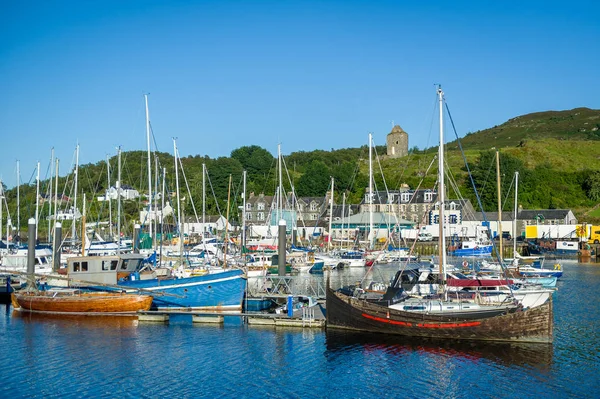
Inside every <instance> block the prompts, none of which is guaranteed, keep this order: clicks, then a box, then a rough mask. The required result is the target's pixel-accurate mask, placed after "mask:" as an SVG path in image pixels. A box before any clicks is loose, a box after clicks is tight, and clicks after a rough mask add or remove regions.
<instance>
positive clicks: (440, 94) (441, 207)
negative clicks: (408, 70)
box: [437, 86, 446, 281]
mask: <svg viewBox="0 0 600 399" xmlns="http://www.w3.org/2000/svg"><path fill="white" fill-rule="evenodd" d="M437 94H438V101H439V108H440V147H439V149H438V174H439V176H438V180H439V183H438V187H439V194H438V200H439V201H438V202H439V210H440V212H439V216H438V218H439V220H438V222H439V225H440V238H439V243H440V248H439V251H440V253H439V255H440V276H441V279H442V281H445V280H446V236H445V234H444V224H445V223H444V208H445V203H446V198H445V197H446V193H445V191H446V187H445V185H444V92H443V91H442V87H441V86H438V90H437Z"/></svg>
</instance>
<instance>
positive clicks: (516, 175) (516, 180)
mask: <svg viewBox="0 0 600 399" xmlns="http://www.w3.org/2000/svg"><path fill="white" fill-rule="evenodd" d="M518 195H519V172H517V171H515V216H514V217H513V235H512V239H513V259H517V208H518Z"/></svg>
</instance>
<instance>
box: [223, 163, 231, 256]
mask: <svg viewBox="0 0 600 399" xmlns="http://www.w3.org/2000/svg"><path fill="white" fill-rule="evenodd" d="M230 201H231V175H229V186H228V188H227V212H225V215H226V216H225V242H224V243H223V267H227V245H228V244H229V203H230Z"/></svg>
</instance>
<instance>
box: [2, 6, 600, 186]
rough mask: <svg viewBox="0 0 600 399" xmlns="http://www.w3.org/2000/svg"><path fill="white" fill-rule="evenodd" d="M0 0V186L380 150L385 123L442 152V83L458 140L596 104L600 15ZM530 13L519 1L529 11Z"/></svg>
mask: <svg viewBox="0 0 600 399" xmlns="http://www.w3.org/2000/svg"><path fill="white" fill-rule="evenodd" d="M484 3H488V2H480V1H477V2H461V1H454V2H417V1H415V2H405V1H262V2H256V1H177V0H170V1H151V0H147V1H137V0H129V1H72V2H71V1H51V2H48V1H28V2H27V1H19V2H10V3H9V2H7V1H4V2H2V3H1V5H0V176H1V177H2V180H3V181H4V182H5V183H6V184H7V185H8V186H9V187H12V186H14V184H15V183H16V176H15V171H16V160H17V159H18V160H19V161H20V168H21V181H24V182H28V181H30V179H31V176H32V174H33V171H34V169H35V165H36V162H37V161H40V162H41V164H42V178H43V177H45V175H46V170H47V168H48V164H49V160H50V151H51V148H52V147H54V148H55V151H56V155H57V157H59V158H60V160H61V161H60V162H61V168H60V173H61V175H64V174H66V173H68V172H69V170H70V168H71V167H72V165H73V161H74V157H73V154H74V151H75V146H76V144H77V143H79V144H80V147H81V149H80V163H81V164H85V163H96V162H98V161H100V160H103V159H105V158H106V155H107V154H110V155H114V154H115V152H116V150H115V148H116V147H117V146H119V145H120V146H122V148H123V150H125V151H129V150H136V149H138V150H143V149H145V148H146V138H145V137H146V136H145V135H146V133H145V119H144V118H145V117H144V100H143V94H144V93H150V95H149V105H150V119H151V123H152V126H153V130H154V134H155V136H156V142H157V147H158V150H159V151H165V152H170V153H171V152H172V137H177V138H178V141H177V143H178V147H179V149H180V153H181V154H182V155H189V154H200V155H208V156H210V157H213V158H216V157H219V156H228V155H229V154H230V153H231V151H232V150H234V149H236V148H239V147H241V146H244V145H259V146H261V147H263V148H266V149H267V150H269V151H271V152H272V153H273V154H275V153H276V151H277V144H278V143H281V146H282V152H283V153H284V154H289V153H291V152H294V151H301V150H304V151H311V150H314V149H325V150H330V149H332V148H335V149H337V148H347V147H359V146H361V145H365V144H366V143H367V137H368V133H369V132H372V133H373V137H374V142H375V144H377V145H383V144H384V143H385V136H386V134H387V133H389V131H390V130H391V123H392V121H394V122H395V123H396V124H400V125H401V126H402V127H403V128H404V129H405V130H406V131H407V132H408V133H409V146H410V147H413V146H418V147H420V148H424V147H430V146H432V145H435V144H436V140H437V134H436V131H435V130H436V129H437V128H436V127H435V117H434V116H433V107H434V102H435V89H434V84H435V83H441V84H442V88H443V89H444V91H445V93H446V99H447V101H448V105H449V106H450V109H451V111H452V116H453V118H454V121H455V123H456V126H457V129H458V131H459V134H460V135H461V136H462V135H464V134H466V133H467V132H470V131H476V130H480V129H485V128H488V127H491V126H494V125H497V124H500V123H502V122H504V121H506V120H507V119H509V118H512V117H515V116H518V115H522V114H526V113H530V112H536V111H545V110H564V109H571V108H575V107H589V108H595V109H598V108H600V94H599V93H600V80H599V78H598V72H597V71H598V69H599V68H600V52H599V51H598V43H599V42H600V22H598V15H600V7H599V6H598V5H595V3H596V2H592V1H590V2H581V1H570V2H564V1H563V2H552V1H544V2H538V1H529V2H513V1H503V2H489V3H494V4H491V5H488V4H484ZM522 3H526V4H522Z"/></svg>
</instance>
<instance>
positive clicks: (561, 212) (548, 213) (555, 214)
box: [517, 209, 571, 220]
mask: <svg viewBox="0 0 600 399" xmlns="http://www.w3.org/2000/svg"><path fill="white" fill-rule="evenodd" d="M569 212H571V210H570V209H531V210H525V209H522V210H521V211H519V213H518V215H517V217H518V218H519V219H525V220H534V219H535V218H536V217H537V216H538V215H542V216H543V217H544V219H564V218H566V217H567V216H568V215H569Z"/></svg>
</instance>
